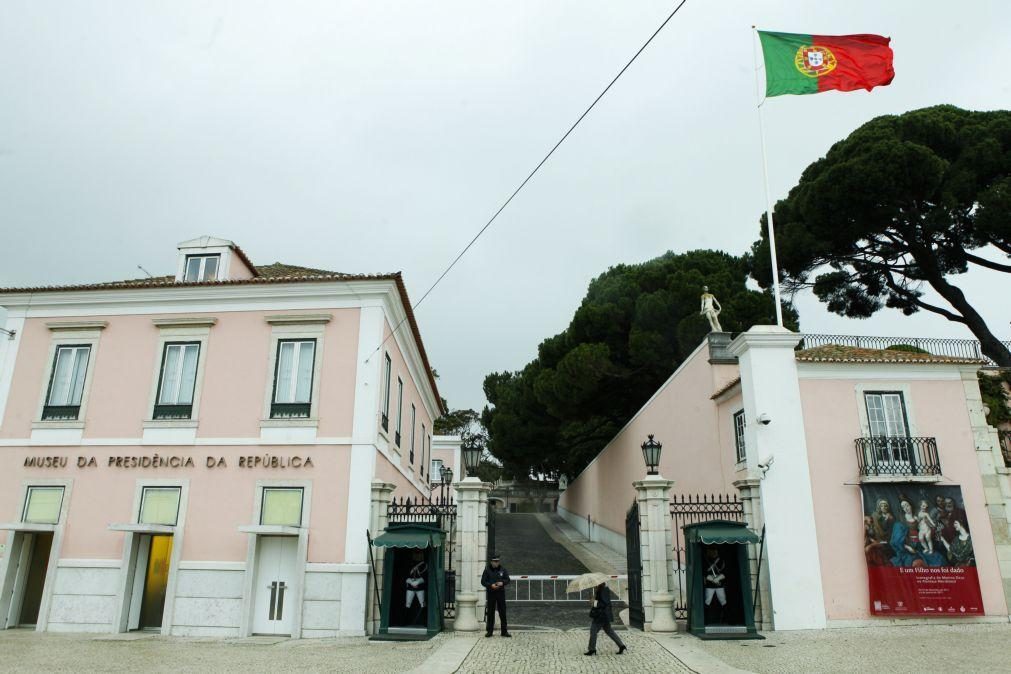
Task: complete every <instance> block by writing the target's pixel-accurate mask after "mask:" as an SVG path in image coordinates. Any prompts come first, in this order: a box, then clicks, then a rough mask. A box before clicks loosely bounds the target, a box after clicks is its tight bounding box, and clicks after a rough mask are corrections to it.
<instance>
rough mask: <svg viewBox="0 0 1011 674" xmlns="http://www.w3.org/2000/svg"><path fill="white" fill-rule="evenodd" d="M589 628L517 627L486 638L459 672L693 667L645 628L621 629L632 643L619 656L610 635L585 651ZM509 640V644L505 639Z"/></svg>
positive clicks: (490, 673)
mask: <svg viewBox="0 0 1011 674" xmlns="http://www.w3.org/2000/svg"><path fill="white" fill-rule="evenodd" d="M589 636H590V633H589V631H588V630H572V631H567V632H517V633H516V634H515V635H514V637H513V638H512V639H511V640H506V639H497V638H492V639H484V638H481V639H479V640H478V642H477V645H475V646H474V649H473V650H472V651H471V652H470V655H469V656H468V657H467V659H466V660H465V661H464V663H463V666H462V667H461V668H460V669H459V670H458V672H459V674H498V673H502V674H505V673H506V672H516V673H517V674H535V673H537V674H540V673H541V672H628V673H629V674H637V673H639V672H669V673H670V674H674V673H677V672H684V673H685V674H687V673H688V672H690V671H691V670H690V669H688V668H687V667H685V666H684V664H682V663H681V661H680V660H678V659H677V658H675V657H674V656H673V655H671V654H670V653H668V652H667V651H666V650H664V649H663V648H662V647H661V646H660V645H659V644H657V642H655V641H654V640H653V639H651V638H649V637H648V636H646V635H644V634H642V633H641V632H636V633H629V632H622V633H621V635H620V636H621V638H622V640H623V641H625V643H626V644H627V645H628V651H627V652H626V653H625V654H624V655H617V654H616V651H617V648H615V646H614V644H613V643H612V642H611V640H610V639H608V638H607V636H606V635H604V634H600V635H599V637H598V639H597V653H598V654H599V655H596V656H593V657H587V656H585V655H583V653H584V652H585V651H586V644H587V641H588V640H589ZM507 642H509V643H507Z"/></svg>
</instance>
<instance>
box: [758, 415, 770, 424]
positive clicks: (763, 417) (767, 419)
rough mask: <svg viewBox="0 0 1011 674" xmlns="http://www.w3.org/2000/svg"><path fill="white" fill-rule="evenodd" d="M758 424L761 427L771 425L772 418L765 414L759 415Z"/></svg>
mask: <svg viewBox="0 0 1011 674" xmlns="http://www.w3.org/2000/svg"><path fill="white" fill-rule="evenodd" d="M758 423H760V424H762V425H763V426H768V425H769V424H771V423H772V417H770V416H769V415H768V414H766V413H765V412H762V413H761V414H759V415H758Z"/></svg>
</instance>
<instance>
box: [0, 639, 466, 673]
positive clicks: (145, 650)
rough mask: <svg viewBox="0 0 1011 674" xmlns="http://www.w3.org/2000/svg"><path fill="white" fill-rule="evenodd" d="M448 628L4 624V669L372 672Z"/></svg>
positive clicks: (415, 659) (397, 668)
mask: <svg viewBox="0 0 1011 674" xmlns="http://www.w3.org/2000/svg"><path fill="white" fill-rule="evenodd" d="M447 638H452V635H451V634H443V635H439V636H437V637H436V638H434V639H432V640H431V641H418V642H408V643H394V642H369V641H368V640H367V639H366V638H364V637H361V638H358V637H352V638H343V639H303V640H297V641H292V640H289V639H273V638H265V637H252V638H249V639H185V638H180V637H162V636H157V635H138V634H126V635H93V634H72V635H71V634H38V633H36V632H34V631H30V630H6V631H0V654H2V656H3V660H2V663H3V664H2V665H0V669H2V671H5V672H9V671H14V672H40V671H44V672H98V671H101V672H126V671H129V672H138V671H143V672H246V673H249V672H263V671H270V672H288V671H292V672H294V671H298V672H303V671H310V672H323V671H325V672H368V673H369V674H399V673H400V672H405V671H407V670H409V669H412V668H414V667H417V666H418V665H420V664H421V663H422V662H424V661H425V659H426V658H427V657H428V656H429V655H431V654H432V652H433V651H434V650H435V649H436V648H438V647H439V646H441V645H442V644H443V643H444V642H445V640H446V639H447Z"/></svg>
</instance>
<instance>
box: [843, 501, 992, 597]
mask: <svg viewBox="0 0 1011 674" xmlns="http://www.w3.org/2000/svg"><path fill="white" fill-rule="evenodd" d="M860 489H861V491H862V493H863V500H864V556H865V557H866V559H867V576H868V580H869V586H870V600H871V613H872V614H873V615H880V616H892V617H902V616H908V617H914V616H916V617H922V616H946V617H950V616H974V615H983V597H982V595H981V593H980V589H979V576H978V574H977V570H976V559H975V556H974V553H973V549H972V533H971V532H970V531H969V522H968V520H967V518H966V516H965V506H964V503H963V501H962V490H961V488H959V487H957V486H938V485H921V484H863V485H861V486H860Z"/></svg>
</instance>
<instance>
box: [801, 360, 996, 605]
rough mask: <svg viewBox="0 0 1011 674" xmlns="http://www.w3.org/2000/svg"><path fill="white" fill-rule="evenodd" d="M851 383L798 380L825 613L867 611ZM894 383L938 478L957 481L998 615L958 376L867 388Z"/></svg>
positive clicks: (985, 589)
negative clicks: (936, 462) (935, 459)
mask: <svg viewBox="0 0 1011 674" xmlns="http://www.w3.org/2000/svg"><path fill="white" fill-rule="evenodd" d="M949 371H950V370H949ZM942 372H943V370H942ZM859 383H860V380H859V379H858V378H856V377H854V379H831V380H830V379H824V380H820V379H802V380H801V382H800V390H801V397H802V404H803V409H804V424H805V428H806V435H807V446H808V461H809V466H810V470H811V487H812V492H813V494H814V507H815V513H814V514H815V522H816V523H817V530H818V546H819V549H820V553H821V554H820V559H821V568H822V585H823V587H824V592H825V611H826V615H827V617H828V618H829V620H855V619H866V618H869V617H870V613H869V607H868V599H867V566H866V562H865V559H864V552H863V546H864V538H863V527H862V525H861V519H862V514H863V510H862V501H861V496H860V488H859V486H858V479H857V476H858V469H857V459H856V451H855V449H854V445H853V440H854V439H855V438H858V437H860V436H861V435H862V431H861V427H860V416H859V405H861V404H862V399H861V397H860V395H859V392H858V391H857V390H856V386H857V384H859ZM902 386H907V387H908V392H909V395H908V396H907V399H906V406H907V409H908V410H909V412H910V415H911V417H912V419H911V421H913V422H915V424H916V425H915V427H914V428H913V429H911V430H912V434H913V435H915V436H926V437H934V438H936V439H937V450H938V456H939V459H940V463H941V472H942V474H943V476H944V479H943V481H942V482H940V484H942V485H959V486H960V487H961V488H962V497H963V498H964V500H965V509H966V515H967V517H968V519H969V527H970V530H971V531H972V538H973V548H974V550H975V552H976V556H977V557H976V563H977V568H978V571H979V578H980V588H981V590H982V593H983V604H984V607H985V609H986V613H987V615H1004V616H1006V615H1007V614H1008V611H1007V606H1006V603H1005V600H1004V591H1003V587H1002V583H1001V579H1000V572H999V568H998V564H997V555H996V551H995V549H994V542H993V532H992V529H991V527H990V519H989V517H988V516H987V509H986V504H985V501H984V496H983V486H982V482H981V479H980V475H979V465H978V463H977V459H976V455H975V454H976V451H975V443H974V440H973V435H972V429H971V426H970V422H969V414H968V408H967V406H966V401H965V392H964V389H963V386H962V382H961V381H960V380H957V379H956V380H946V381H915V380H914V381H910V380H907V379H898V378H897V379H896V380H895V381H893V382H889V381H881V380H875V381H873V382H872V385H870V386H869V388H870V389H871V390H899V389H900V388H901V387H902Z"/></svg>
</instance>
